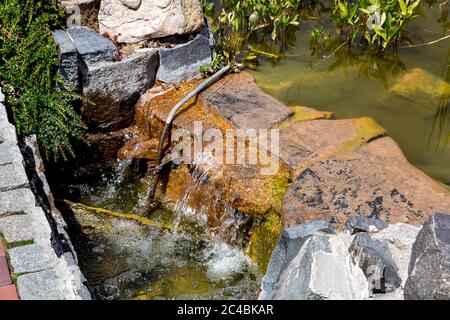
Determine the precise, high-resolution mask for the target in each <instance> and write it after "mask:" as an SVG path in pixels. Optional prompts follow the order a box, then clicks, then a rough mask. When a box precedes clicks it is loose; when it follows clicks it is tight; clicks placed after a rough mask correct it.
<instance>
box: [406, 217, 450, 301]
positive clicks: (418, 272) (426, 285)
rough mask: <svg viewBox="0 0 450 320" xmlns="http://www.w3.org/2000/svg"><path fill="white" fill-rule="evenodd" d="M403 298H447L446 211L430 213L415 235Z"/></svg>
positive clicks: (449, 220)
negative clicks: (444, 212)
mask: <svg viewBox="0 0 450 320" xmlns="http://www.w3.org/2000/svg"><path fill="white" fill-rule="evenodd" d="M405 298H406V299H413V300H416V299H417V300H422V299H443V300H448V299H450V215H448V214H443V213H435V214H433V215H432V216H430V217H429V219H428V220H427V221H426V222H425V224H424V225H423V227H422V230H420V232H419V234H418V235H417V239H416V241H415V242H414V245H413V248H412V253H411V260H410V264H409V276H408V279H407V281H406V285H405Z"/></svg>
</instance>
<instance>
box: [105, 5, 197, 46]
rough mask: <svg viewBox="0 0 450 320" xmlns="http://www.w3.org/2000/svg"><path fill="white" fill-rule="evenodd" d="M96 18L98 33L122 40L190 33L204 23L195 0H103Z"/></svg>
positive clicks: (134, 40) (128, 41) (128, 40)
mask: <svg viewBox="0 0 450 320" xmlns="http://www.w3.org/2000/svg"><path fill="white" fill-rule="evenodd" d="M98 20H99V27H100V33H108V34H109V35H110V36H111V37H116V38H117V41H118V42H122V43H134V42H139V41H142V40H144V39H153V38H161V37H166V36H171V35H176V34H179V35H181V34H189V33H193V32H196V31H200V30H201V29H202V27H203V24H204V22H203V13H202V8H201V5H200V2H199V1H198V0H164V1H161V0H146V1H138V0H102V2H101V6H100V12H99V15H98Z"/></svg>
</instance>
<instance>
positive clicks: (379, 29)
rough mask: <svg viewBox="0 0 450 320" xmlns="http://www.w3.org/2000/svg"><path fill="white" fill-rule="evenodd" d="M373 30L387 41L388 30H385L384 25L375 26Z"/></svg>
mask: <svg viewBox="0 0 450 320" xmlns="http://www.w3.org/2000/svg"><path fill="white" fill-rule="evenodd" d="M373 30H374V31H375V33H376V34H378V35H379V36H380V37H382V38H383V39H384V41H387V34H386V30H384V29H383V28H382V27H378V26H374V28H373Z"/></svg>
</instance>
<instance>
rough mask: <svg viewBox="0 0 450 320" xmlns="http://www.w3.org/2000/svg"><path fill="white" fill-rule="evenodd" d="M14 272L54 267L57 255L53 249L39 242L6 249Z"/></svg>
mask: <svg viewBox="0 0 450 320" xmlns="http://www.w3.org/2000/svg"><path fill="white" fill-rule="evenodd" d="M8 253H9V258H10V261H11V265H12V267H13V271H14V272H15V273H24V272H36V271H41V270H45V269H50V268H52V267H54V266H55V265H56V263H57V260H58V258H57V256H56V254H55V252H54V251H53V249H52V248H51V247H50V244H49V245H48V246H45V245H40V244H30V245H26V246H21V247H16V248H12V249H10V250H9V251H8Z"/></svg>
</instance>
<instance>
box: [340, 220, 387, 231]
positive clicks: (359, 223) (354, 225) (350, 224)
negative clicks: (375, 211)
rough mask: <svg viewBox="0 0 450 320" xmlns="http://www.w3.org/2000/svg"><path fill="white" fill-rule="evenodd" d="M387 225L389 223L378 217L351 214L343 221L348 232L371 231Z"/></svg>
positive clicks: (384, 227)
mask: <svg viewBox="0 0 450 320" xmlns="http://www.w3.org/2000/svg"><path fill="white" fill-rule="evenodd" d="M388 226H389V223H387V222H386V221H383V220H380V219H376V218H369V217H366V216H351V217H349V218H348V219H347V221H346V222H345V226H344V229H345V231H346V232H348V233H350V234H355V233H359V232H368V233H373V232H378V231H381V230H383V229H386V228H387V227H388Z"/></svg>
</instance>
